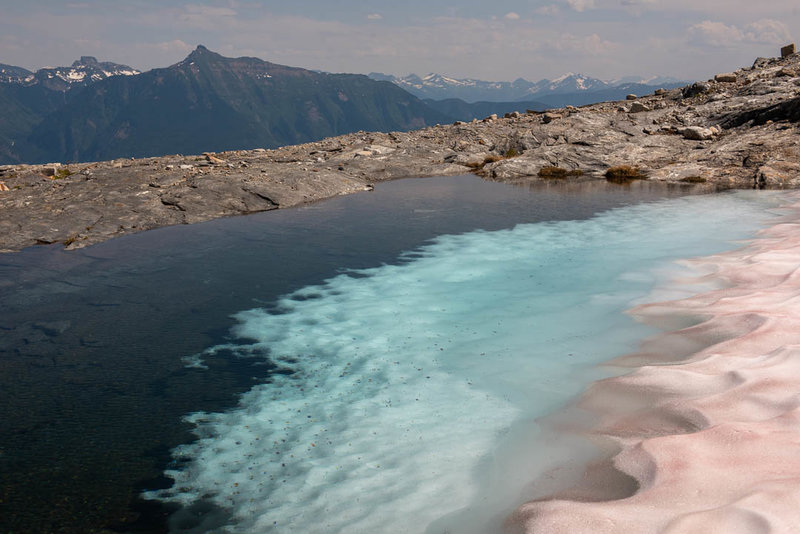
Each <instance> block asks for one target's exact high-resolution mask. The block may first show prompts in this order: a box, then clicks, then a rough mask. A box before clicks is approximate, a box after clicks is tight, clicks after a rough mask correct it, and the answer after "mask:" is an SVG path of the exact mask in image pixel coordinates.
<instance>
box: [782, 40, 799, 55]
mask: <svg viewBox="0 0 800 534" xmlns="http://www.w3.org/2000/svg"><path fill="white" fill-rule="evenodd" d="M795 53H797V49H796V48H795V46H794V43H792V44H790V45H786V46H784V47H783V48H781V57H789V56H791V55H793V54H795Z"/></svg>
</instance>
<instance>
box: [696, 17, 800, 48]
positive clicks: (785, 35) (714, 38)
mask: <svg viewBox="0 0 800 534" xmlns="http://www.w3.org/2000/svg"><path fill="white" fill-rule="evenodd" d="M689 36H690V38H691V39H692V41H693V42H694V43H695V44H698V45H701V46H702V45H705V46H715V47H732V46H736V45H738V44H742V43H748V44H749V43H752V44H771V45H780V44H784V43H786V42H788V41H790V40H791V38H792V35H791V32H790V31H789V28H788V27H787V26H786V24H784V23H783V22H781V21H778V20H774V19H761V20H758V21H756V22H752V23H750V24H747V25H745V26H743V27H741V28H740V27H738V26H736V25H734V24H730V25H728V24H725V23H724V22H718V21H711V20H704V21H703V22H701V23H699V24H694V25H692V26H690V27H689Z"/></svg>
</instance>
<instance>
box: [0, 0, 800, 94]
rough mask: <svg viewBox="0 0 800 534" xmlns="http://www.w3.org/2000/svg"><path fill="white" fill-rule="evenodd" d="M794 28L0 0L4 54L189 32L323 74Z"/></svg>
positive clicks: (715, 55) (51, 59) (601, 12)
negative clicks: (316, 70)
mask: <svg viewBox="0 0 800 534" xmlns="http://www.w3.org/2000/svg"><path fill="white" fill-rule="evenodd" d="M795 36H800V1H798V0H761V1H754V0H508V1H503V0H495V1H485V0H463V1H456V0H441V1H440V0H424V1H423V0H399V1H398V0H394V1H371V0H283V1H273V0H263V1H258V0H249V1H247V0H241V1H240V0H221V1H212V0H208V1H203V0H184V1H177V0H74V1H56V0H0V63H8V64H12V65H18V66H22V67H26V68H28V69H32V70H33V69H36V68H41V67H43V66H56V65H69V64H71V63H72V61H73V60H75V59H77V58H78V57H79V56H81V55H91V56H97V58H98V59H100V60H110V61H116V62H118V63H125V64H128V65H130V66H132V67H136V68H138V69H142V70H145V69H150V68H153V67H165V66H168V65H171V64H173V63H176V62H178V61H180V60H181V59H183V58H184V57H185V56H186V55H187V54H188V53H189V52H190V51H191V50H192V49H193V48H194V47H195V46H196V45H197V44H204V45H205V46H207V47H208V48H210V49H211V50H214V51H216V52H219V53H221V54H223V55H226V56H243V55H247V56H256V57H260V58H262V59H266V60H268V61H272V62H275V63H283V64H287V65H294V66H299V67H305V68H312V69H321V70H326V71H331V72H357V73H368V72H371V71H379V72H386V73H391V74H399V75H403V74H408V73H410V72H415V73H417V74H426V73H428V72H437V73H440V74H445V75H450V76H455V77H473V78H481V79H486V80H513V79H515V78H518V77H523V78H526V79H529V80H534V81H535V80H538V79H540V78H553V77H556V76H559V75H561V74H563V73H565V72H568V71H571V72H582V73H584V74H588V75H590V76H595V77H598V78H603V79H610V78H617V77H622V76H626V75H630V74H637V75H642V76H650V75H656V74H659V75H669V76H676V77H679V78H683V79H699V78H707V77H709V76H710V75H713V74H714V73H716V72H721V71H728V70H732V69H734V68H737V67H740V66H745V65H749V64H751V63H752V61H753V60H754V59H755V58H756V57H758V56H775V55H777V54H778V50H779V48H780V46H781V45H784V44H787V43H789V42H792V41H793V39H794V38H796V37H795Z"/></svg>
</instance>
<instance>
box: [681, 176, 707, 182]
mask: <svg viewBox="0 0 800 534" xmlns="http://www.w3.org/2000/svg"><path fill="white" fill-rule="evenodd" d="M680 181H681V182H684V183H687V184H704V183H706V182H707V181H708V180H706V179H705V178H703V177H702V176H687V177H686V178H681V180H680Z"/></svg>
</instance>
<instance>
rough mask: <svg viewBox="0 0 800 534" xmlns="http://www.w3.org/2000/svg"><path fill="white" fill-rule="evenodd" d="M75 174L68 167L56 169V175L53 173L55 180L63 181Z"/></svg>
mask: <svg viewBox="0 0 800 534" xmlns="http://www.w3.org/2000/svg"><path fill="white" fill-rule="evenodd" d="M73 174H75V173H74V172H72V171H71V170H69V169H68V168H66V167H59V168H58V169H56V171H55V173H53V180H61V179H62V178H66V177H67V176H72V175H73Z"/></svg>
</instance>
